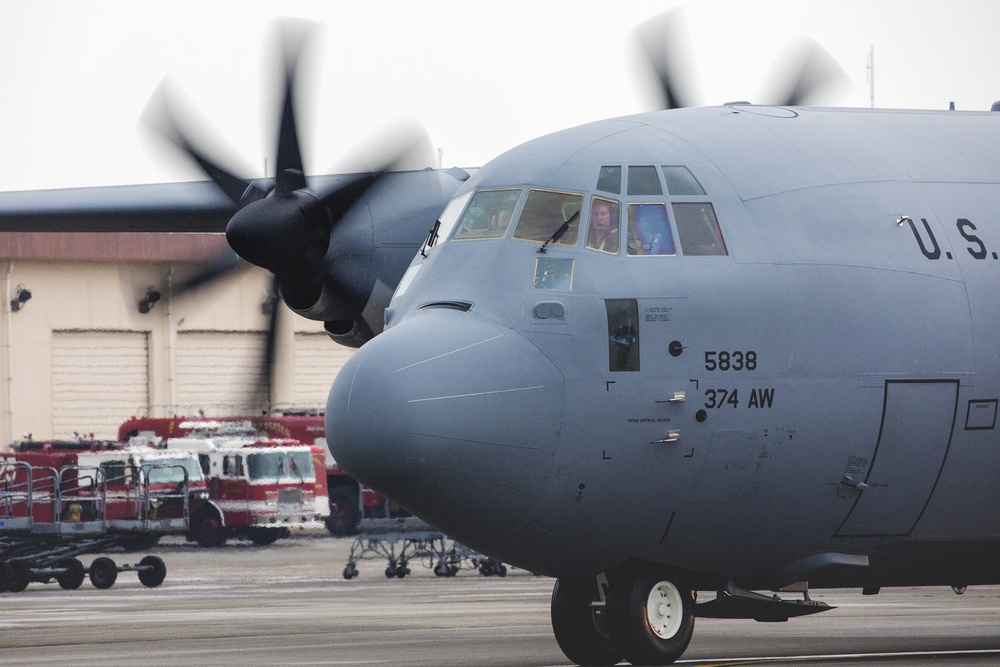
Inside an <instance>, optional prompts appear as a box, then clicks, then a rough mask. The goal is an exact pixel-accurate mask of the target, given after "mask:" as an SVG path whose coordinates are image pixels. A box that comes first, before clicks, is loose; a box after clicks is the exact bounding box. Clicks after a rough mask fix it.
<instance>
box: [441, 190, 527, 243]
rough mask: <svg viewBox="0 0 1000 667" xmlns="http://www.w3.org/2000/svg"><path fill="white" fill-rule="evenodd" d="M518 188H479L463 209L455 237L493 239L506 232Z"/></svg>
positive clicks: (517, 196) (518, 194)
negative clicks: (467, 205)
mask: <svg viewBox="0 0 1000 667" xmlns="http://www.w3.org/2000/svg"><path fill="white" fill-rule="evenodd" d="M520 196H521V190H520V189H506V190H480V191H479V192H477V193H476V195H475V196H474V197H473V198H472V201H471V202H470V203H469V207H468V208H467V209H465V213H464V214H463V215H462V219H461V220H460V221H459V224H458V228H457V229H456V230H455V236H454V237H453V238H455V239H493V238H500V237H502V236H503V235H504V234H506V233H507V226H508V225H510V221H511V218H513V217H514V208H515V207H516V206H517V200H518V199H519V198H520Z"/></svg>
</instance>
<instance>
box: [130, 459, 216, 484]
mask: <svg viewBox="0 0 1000 667" xmlns="http://www.w3.org/2000/svg"><path fill="white" fill-rule="evenodd" d="M142 468H143V470H144V471H145V472H146V479H148V480H149V483H150V484H180V483H181V482H183V481H184V476H185V475H184V473H185V472H186V473H187V480H188V482H193V481H198V480H200V479H202V475H201V467H200V466H199V465H198V462H197V461H195V460H194V459H193V458H176V459H159V460H156V461H149V462H148V463H144V464H143V465H142Z"/></svg>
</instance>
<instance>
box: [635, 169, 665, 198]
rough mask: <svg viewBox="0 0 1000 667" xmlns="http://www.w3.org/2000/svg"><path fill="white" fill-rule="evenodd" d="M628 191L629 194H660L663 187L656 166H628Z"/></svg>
mask: <svg viewBox="0 0 1000 667" xmlns="http://www.w3.org/2000/svg"><path fill="white" fill-rule="evenodd" d="M628 193H629V194H630V195H662V194H663V187H662V186H661V185H660V177H659V176H658V175H657V174H656V167H629V168H628Z"/></svg>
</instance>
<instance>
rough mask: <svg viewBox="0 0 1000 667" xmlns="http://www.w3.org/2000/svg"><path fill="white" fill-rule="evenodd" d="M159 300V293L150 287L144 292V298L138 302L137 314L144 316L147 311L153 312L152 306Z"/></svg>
mask: <svg viewBox="0 0 1000 667" xmlns="http://www.w3.org/2000/svg"><path fill="white" fill-rule="evenodd" d="M159 300H160V291H159V290H157V289H156V288H155V287H152V286H151V287H150V288H149V289H147V290H146V296H144V297H142V300H141V301H139V312H140V313H142V314H143V315H145V314H146V313H148V312H149V311H151V310H153V305H154V304H155V303H156V302H157V301H159Z"/></svg>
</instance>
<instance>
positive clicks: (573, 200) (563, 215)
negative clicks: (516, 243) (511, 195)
mask: <svg viewBox="0 0 1000 667" xmlns="http://www.w3.org/2000/svg"><path fill="white" fill-rule="evenodd" d="M582 209H583V195H577V194H571V193H568V192H553V191H550V190H532V191H531V192H529V193H528V198H527V200H525V202H524V208H523V209H522V210H521V217H520V218H519V219H518V221H517V227H516V228H515V229H514V238H515V239H519V240H523V241H538V242H544V241H547V240H548V239H550V238H552V236H553V234H555V233H556V232H557V231H559V228H560V227H562V226H563V225H564V224H565V223H566V222H568V221H571V220H573V216H574V215H575V216H576V222H571V224H570V225H569V227H568V228H567V229H566V231H565V232H564V233H563V234H562V235H561V236H560V237H559V238H557V239H553V241H552V242H553V243H555V244H558V245H576V240H577V238H578V237H579V233H580V224H579V213H580V211H581V210H582Z"/></svg>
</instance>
